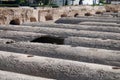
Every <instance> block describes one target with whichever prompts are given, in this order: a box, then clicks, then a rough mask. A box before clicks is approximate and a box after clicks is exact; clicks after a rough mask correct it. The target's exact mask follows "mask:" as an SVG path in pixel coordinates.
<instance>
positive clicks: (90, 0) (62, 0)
mask: <svg viewBox="0 0 120 80" xmlns="http://www.w3.org/2000/svg"><path fill="white" fill-rule="evenodd" d="M53 3H54V4H57V5H58V6H63V5H80V4H83V5H93V4H99V0H53Z"/></svg>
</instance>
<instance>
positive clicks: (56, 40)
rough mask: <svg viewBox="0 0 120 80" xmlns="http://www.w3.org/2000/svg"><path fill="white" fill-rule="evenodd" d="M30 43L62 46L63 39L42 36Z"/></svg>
mask: <svg viewBox="0 0 120 80" xmlns="http://www.w3.org/2000/svg"><path fill="white" fill-rule="evenodd" d="M31 42H38V43H51V44H61V45H62V44H64V38H61V37H54V36H42V37H40V38H36V39H34V40H32V41H31Z"/></svg>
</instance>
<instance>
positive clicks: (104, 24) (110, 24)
mask: <svg viewBox="0 0 120 80" xmlns="http://www.w3.org/2000/svg"><path fill="white" fill-rule="evenodd" d="M79 24H80V25H89V26H96V25H97V26H98V27H99V26H106V27H109V26H112V27H120V24H116V23H105V22H80V23H79Z"/></svg>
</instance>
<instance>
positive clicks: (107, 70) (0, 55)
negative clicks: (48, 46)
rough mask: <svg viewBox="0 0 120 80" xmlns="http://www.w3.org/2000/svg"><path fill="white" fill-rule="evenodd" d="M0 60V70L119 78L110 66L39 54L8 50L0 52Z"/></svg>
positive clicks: (92, 79)
mask: <svg viewBox="0 0 120 80" xmlns="http://www.w3.org/2000/svg"><path fill="white" fill-rule="evenodd" d="M6 54H7V55H6ZM0 60H1V61H0V69H2V70H8V71H14V72H19V73H24V74H30V75H35V76H42V77H48V78H55V79H57V80H63V79H64V80H73V79H75V80H79V79H82V80H86V79H89V80H96V79H97V80H108V79H109V80H119V79H120V70H119V69H117V70H116V69H115V68H114V67H112V66H105V65H98V64H90V63H83V62H77V61H70V60H62V59H55V58H48V57H40V56H32V57H29V56H28V55H24V54H18V53H10V52H0ZM36 69H37V70H36ZM101 74H102V75H101Z"/></svg>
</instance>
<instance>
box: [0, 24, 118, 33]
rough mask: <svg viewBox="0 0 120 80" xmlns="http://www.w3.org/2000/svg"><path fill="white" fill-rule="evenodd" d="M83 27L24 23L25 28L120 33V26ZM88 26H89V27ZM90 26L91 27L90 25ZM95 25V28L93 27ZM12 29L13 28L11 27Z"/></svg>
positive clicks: (85, 25) (3, 27)
mask: <svg viewBox="0 0 120 80" xmlns="http://www.w3.org/2000/svg"><path fill="white" fill-rule="evenodd" d="M80 24H82V25H70V24H55V23H39V22H33V23H29V22H28V23H23V24H22V25H24V26H32V27H49V28H63V29H76V30H89V31H103V32H115V33H120V27H118V26H120V25H116V26H115V25H114V24H113V25H114V26H113V25H112V24H111V25H109V24H108V25H109V26H105V25H104V24H103V25H101V26H100V25H99V23H98V24H97V23H93V24H92V23H91V22H90V23H86V22H85V23H80ZM87 24H88V25H87ZM89 24H90V25H89ZM94 24H95V25H94ZM93 25H94V26H93ZM106 25H107V24H106ZM11 27H12V26H11ZM5 28H8V27H7V26H0V29H5Z"/></svg>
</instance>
